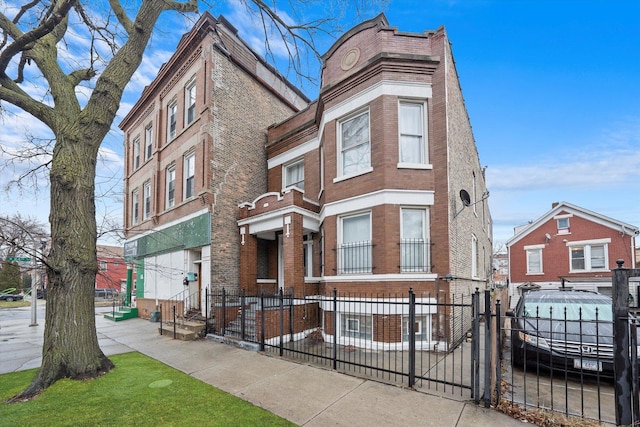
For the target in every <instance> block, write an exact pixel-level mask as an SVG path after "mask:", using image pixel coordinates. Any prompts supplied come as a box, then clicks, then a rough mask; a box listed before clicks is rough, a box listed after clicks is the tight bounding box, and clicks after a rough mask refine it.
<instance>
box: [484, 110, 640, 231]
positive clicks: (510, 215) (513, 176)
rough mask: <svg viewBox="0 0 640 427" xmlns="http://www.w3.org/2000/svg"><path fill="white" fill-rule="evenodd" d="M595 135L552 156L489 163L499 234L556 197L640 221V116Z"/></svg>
mask: <svg viewBox="0 0 640 427" xmlns="http://www.w3.org/2000/svg"><path fill="white" fill-rule="evenodd" d="M594 141H596V142H590V143H588V144H585V145H583V146H582V147H580V148H571V149H566V150H563V149H562V147H558V148H557V149H556V150H555V151H554V154H555V156H553V157H552V156H549V155H546V156H541V157H540V158H538V159H510V160H512V164H499V165H494V166H492V165H490V166H489V168H488V169H487V172H486V173H487V183H488V186H489V190H490V192H491V197H490V199H489V206H490V209H491V214H492V217H493V221H494V238H495V240H506V239H508V238H509V237H511V236H512V235H513V228H514V227H515V226H518V225H522V224H526V223H527V222H528V221H532V220H535V219H537V218H538V217H540V216H541V215H543V214H544V213H546V212H547V211H548V210H549V209H551V203H552V202H556V201H567V202H569V203H573V204H575V205H578V206H581V207H584V208H586V209H589V210H592V211H594V212H598V213H600V214H602V215H606V216H609V217H611V218H614V219H616V220H619V221H623V222H627V223H629V224H631V225H635V226H640V206H639V204H638V202H637V197H638V194H640V121H634V120H626V121H625V122H621V123H618V124H616V125H615V126H612V128H611V129H610V130H605V131H603V132H601V133H600V135H598V136H596V137H594ZM518 162H521V164H517V163H518ZM525 162H526V163H525Z"/></svg>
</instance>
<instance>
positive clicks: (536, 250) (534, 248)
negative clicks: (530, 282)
mask: <svg viewBox="0 0 640 427" xmlns="http://www.w3.org/2000/svg"><path fill="white" fill-rule="evenodd" d="M544 246H545V245H530V246H525V247H524V250H525V251H526V253H525V255H526V261H527V272H526V274H527V275H538V274H544V265H543V263H542V249H544ZM533 254H537V256H538V259H539V260H540V268H539V270H538V271H536V270H534V269H532V268H531V267H532V264H531V261H532V258H531V257H532V256H533Z"/></svg>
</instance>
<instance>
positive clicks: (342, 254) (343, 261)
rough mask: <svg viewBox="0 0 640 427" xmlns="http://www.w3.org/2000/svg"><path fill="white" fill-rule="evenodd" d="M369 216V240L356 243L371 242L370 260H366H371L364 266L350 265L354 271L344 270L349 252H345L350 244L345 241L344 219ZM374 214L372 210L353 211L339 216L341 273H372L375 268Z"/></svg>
mask: <svg viewBox="0 0 640 427" xmlns="http://www.w3.org/2000/svg"><path fill="white" fill-rule="evenodd" d="M361 216H362V217H364V216H366V217H368V219H369V236H368V239H367V240H363V241H361V242H355V243H368V244H369V253H368V254H367V255H368V258H369V259H368V260H365V261H369V265H368V266H367V265H364V266H357V265H356V266H350V267H349V268H350V269H352V270H355V271H352V272H344V269H345V268H346V264H347V261H346V254H347V252H345V251H346V250H347V249H348V248H349V247H350V246H349V243H344V221H345V220H347V219H351V218H356V217H361ZM372 233H373V231H372V214H371V211H363V212H357V213H351V214H348V215H341V216H339V217H338V242H339V243H338V247H339V248H340V256H339V257H338V260H337V261H338V272H339V274H340V275H349V274H370V273H372V270H373V250H372V248H371V242H372Z"/></svg>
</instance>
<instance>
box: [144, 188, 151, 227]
mask: <svg viewBox="0 0 640 427" xmlns="http://www.w3.org/2000/svg"><path fill="white" fill-rule="evenodd" d="M143 194H144V219H147V218H149V217H150V216H151V183H150V182H146V183H145V184H144V193H143Z"/></svg>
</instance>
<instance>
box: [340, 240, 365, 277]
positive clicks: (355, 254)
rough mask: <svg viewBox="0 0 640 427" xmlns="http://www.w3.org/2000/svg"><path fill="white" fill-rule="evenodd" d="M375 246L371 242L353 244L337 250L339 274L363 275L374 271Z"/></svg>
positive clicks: (344, 245)
mask: <svg viewBox="0 0 640 427" xmlns="http://www.w3.org/2000/svg"><path fill="white" fill-rule="evenodd" d="M372 252H373V244H372V243H371V242H370V241H364V242H351V243H345V244H342V245H340V246H339V247H338V248H336V255H337V259H338V268H337V273H338V274H363V273H371V272H372V271H373V264H372V262H373V254H372Z"/></svg>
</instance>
